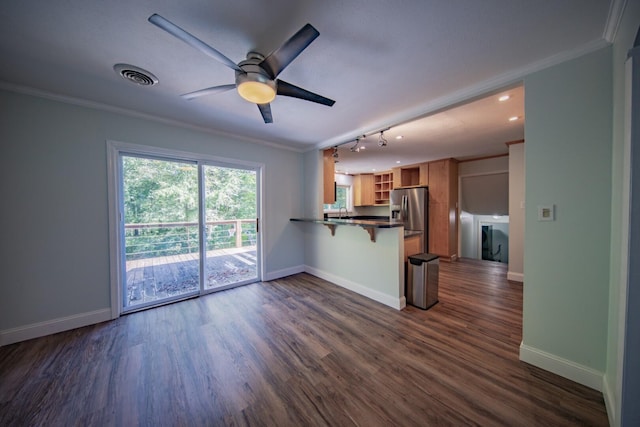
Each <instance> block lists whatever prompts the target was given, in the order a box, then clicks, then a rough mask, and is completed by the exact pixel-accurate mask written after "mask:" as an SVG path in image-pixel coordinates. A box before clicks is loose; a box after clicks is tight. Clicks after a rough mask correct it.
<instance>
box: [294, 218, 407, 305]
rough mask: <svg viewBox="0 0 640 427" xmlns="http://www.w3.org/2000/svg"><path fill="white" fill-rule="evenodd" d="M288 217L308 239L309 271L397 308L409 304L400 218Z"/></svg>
mask: <svg viewBox="0 0 640 427" xmlns="http://www.w3.org/2000/svg"><path fill="white" fill-rule="evenodd" d="M290 221H292V222H296V223H298V224H299V226H300V228H301V230H302V232H303V233H304V238H305V241H306V242H308V244H307V245H306V246H305V251H306V254H305V259H306V260H307V263H306V265H305V271H307V272H308V273H310V274H313V275H314V276H317V277H320V278H322V279H325V280H328V281H330V282H332V283H335V284H337V285H339V286H342V287H344V288H347V289H349V290H351V291H353V292H356V293H359V294H361V295H364V296H366V297H368V298H371V299H373V300H375V301H378V302H380V303H382V304H385V305H387V306H389V307H393V308H395V309H397V310H401V309H403V308H404V307H405V305H406V299H405V296H404V259H405V256H404V239H405V235H404V226H403V224H402V223H401V222H397V221H389V220H359V219H339V218H329V219H322V218H320V219H316V218H291V219H290ZM325 227H328V228H329V230H327V228H325ZM361 229H364V230H365V231H367V232H368V233H369V236H367V234H366V233H363V232H362V230H361Z"/></svg>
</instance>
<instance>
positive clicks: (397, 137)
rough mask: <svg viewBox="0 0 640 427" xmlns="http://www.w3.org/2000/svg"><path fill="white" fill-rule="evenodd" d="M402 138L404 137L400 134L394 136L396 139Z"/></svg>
mask: <svg viewBox="0 0 640 427" xmlns="http://www.w3.org/2000/svg"><path fill="white" fill-rule="evenodd" d="M402 138H404V137H403V136H402V135H398V136H396V139H402Z"/></svg>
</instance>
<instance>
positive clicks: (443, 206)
mask: <svg viewBox="0 0 640 427" xmlns="http://www.w3.org/2000/svg"><path fill="white" fill-rule="evenodd" d="M429 253H432V254H435V255H438V256H440V257H441V258H442V259H444V260H449V261H455V260H456V259H457V257H458V162H457V160H455V159H444V160H438V161H435V162H429Z"/></svg>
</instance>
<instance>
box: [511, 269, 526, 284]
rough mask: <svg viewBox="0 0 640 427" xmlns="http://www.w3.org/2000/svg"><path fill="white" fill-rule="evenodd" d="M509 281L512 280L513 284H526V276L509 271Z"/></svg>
mask: <svg viewBox="0 0 640 427" xmlns="http://www.w3.org/2000/svg"><path fill="white" fill-rule="evenodd" d="M507 280H511V281H512V282H520V283H524V274H522V273H514V272H511V271H507Z"/></svg>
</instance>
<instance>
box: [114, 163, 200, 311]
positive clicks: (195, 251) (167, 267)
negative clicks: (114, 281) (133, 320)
mask: <svg viewBox="0 0 640 427" xmlns="http://www.w3.org/2000/svg"><path fill="white" fill-rule="evenodd" d="M122 172H123V176H122V188H123V191H122V195H123V200H122V202H123V208H124V209H123V210H124V253H125V269H124V270H125V283H124V285H125V286H124V289H123V296H124V298H123V308H124V311H127V310H130V309H135V308H139V307H144V306H148V305H155V304H159V303H164V302H167V301H171V300H174V299H178V298H184V297H185V296H189V295H193V294H197V293H198V292H199V291H200V268H199V265H200V240H199V233H198V166H197V164H195V163H185V162H179V161H175V160H165V159H153V158H143V157H134V156H122Z"/></svg>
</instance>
